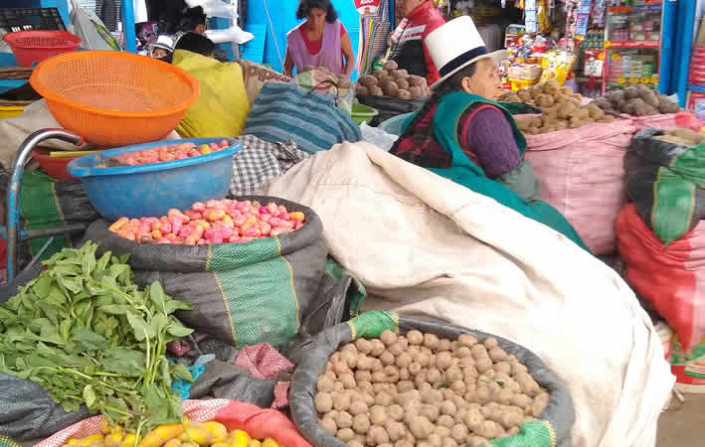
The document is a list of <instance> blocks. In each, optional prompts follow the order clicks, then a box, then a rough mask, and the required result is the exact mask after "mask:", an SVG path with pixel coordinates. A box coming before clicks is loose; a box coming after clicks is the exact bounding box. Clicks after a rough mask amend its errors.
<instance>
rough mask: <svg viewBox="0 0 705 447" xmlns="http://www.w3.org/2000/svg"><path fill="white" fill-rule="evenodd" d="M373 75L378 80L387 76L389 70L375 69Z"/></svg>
mask: <svg viewBox="0 0 705 447" xmlns="http://www.w3.org/2000/svg"><path fill="white" fill-rule="evenodd" d="M374 76H375V78H377V79H378V80H381V79H383V78H386V77H387V76H389V72H388V71H387V70H379V71H376V72H375V74H374Z"/></svg>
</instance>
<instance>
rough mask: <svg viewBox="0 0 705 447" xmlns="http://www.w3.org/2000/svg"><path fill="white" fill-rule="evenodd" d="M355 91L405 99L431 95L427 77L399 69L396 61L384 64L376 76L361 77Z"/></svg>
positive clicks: (359, 93)
mask: <svg viewBox="0 0 705 447" xmlns="http://www.w3.org/2000/svg"><path fill="white" fill-rule="evenodd" d="M355 91H356V93H357V94H358V95H372V96H390V97H392V98H398V99H404V100H408V99H414V98H423V97H426V96H430V95H431V89H430V88H429V87H428V84H427V83H426V78H424V77H422V76H415V75H409V73H408V72H407V71H406V70H399V66H398V65H397V63H396V62H394V61H389V62H387V63H386V64H384V67H382V69H381V70H379V71H378V72H376V73H375V74H374V76H371V75H364V76H362V77H360V80H359V81H358V83H357V88H356V89H355Z"/></svg>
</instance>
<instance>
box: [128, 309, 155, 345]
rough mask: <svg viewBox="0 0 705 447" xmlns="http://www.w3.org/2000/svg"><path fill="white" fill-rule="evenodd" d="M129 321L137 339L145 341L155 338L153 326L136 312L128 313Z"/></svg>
mask: <svg viewBox="0 0 705 447" xmlns="http://www.w3.org/2000/svg"><path fill="white" fill-rule="evenodd" d="M127 322H128V323H130V326H132V330H133V331H134V335H135V338H136V339H137V341H144V340H145V339H150V338H154V336H155V335H156V333H155V332H154V330H153V329H152V327H151V326H150V325H148V324H147V323H146V322H145V321H144V320H143V319H142V318H140V317H138V316H136V315H135V314H132V313H128V314H127Z"/></svg>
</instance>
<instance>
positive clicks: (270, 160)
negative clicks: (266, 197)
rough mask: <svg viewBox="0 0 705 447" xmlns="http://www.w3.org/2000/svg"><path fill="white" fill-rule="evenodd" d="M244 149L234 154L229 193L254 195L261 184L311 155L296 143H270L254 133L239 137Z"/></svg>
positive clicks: (278, 175) (280, 174)
mask: <svg viewBox="0 0 705 447" xmlns="http://www.w3.org/2000/svg"><path fill="white" fill-rule="evenodd" d="M240 142H241V143H242V149H240V151H239V152H238V153H236V154H235V156H234V157H233V180H232V183H231V184H230V193H231V194H232V195H234V196H242V195H251V194H255V193H256V192H257V188H258V186H260V185H262V184H264V183H266V182H269V181H271V180H274V179H276V178H278V177H280V176H282V175H283V174H284V173H285V172H286V171H288V170H289V169H291V167H292V166H294V165H295V164H297V163H298V162H300V161H302V160H305V159H307V158H308V157H310V155H309V154H307V153H306V152H303V151H301V150H299V148H298V146H297V145H296V143H294V142H292V141H288V142H286V143H268V142H266V141H263V140H260V139H259V138H257V137H255V136H253V135H243V136H242V137H240Z"/></svg>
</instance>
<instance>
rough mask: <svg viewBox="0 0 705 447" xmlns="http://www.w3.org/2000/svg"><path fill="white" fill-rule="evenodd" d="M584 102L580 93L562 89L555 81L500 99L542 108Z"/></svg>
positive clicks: (508, 93)
mask: <svg viewBox="0 0 705 447" xmlns="http://www.w3.org/2000/svg"><path fill="white" fill-rule="evenodd" d="M582 100H583V97H582V96H581V95H580V94H579V93H573V89H571V88H570V87H561V85H560V84H559V83H558V81H556V80H555V79H549V80H548V81H546V82H542V83H540V84H537V85H532V86H530V87H528V88H523V89H520V90H519V91H518V92H505V93H502V95H501V96H500V97H499V101H500V102H523V103H525V104H531V105H532V106H536V107H541V108H549V107H554V106H556V105H558V104H563V103H565V102H572V103H574V104H575V105H576V106H580V105H581V104H582Z"/></svg>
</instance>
